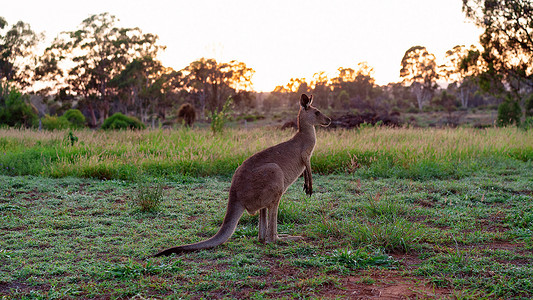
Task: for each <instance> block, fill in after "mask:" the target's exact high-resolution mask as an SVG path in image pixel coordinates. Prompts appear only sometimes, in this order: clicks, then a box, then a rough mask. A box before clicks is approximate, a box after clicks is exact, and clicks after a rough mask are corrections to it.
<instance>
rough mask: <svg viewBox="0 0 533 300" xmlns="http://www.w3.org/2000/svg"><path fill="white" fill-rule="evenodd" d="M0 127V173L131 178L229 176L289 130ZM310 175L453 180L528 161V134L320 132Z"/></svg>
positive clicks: (532, 138)
mask: <svg viewBox="0 0 533 300" xmlns="http://www.w3.org/2000/svg"><path fill="white" fill-rule="evenodd" d="M69 133H70V132H66V131H53V132H48V131H43V132H38V131H34V130H24V129H21V130H19V129H0V136H1V138H0V174H4V175H39V176H46V177H55V178H62V177H69V176H74V177H82V178H98V179H122V180H135V179H136V178H138V177H140V176H143V175H150V176H157V177H158V176H165V177H171V178H174V179H175V180H179V178H181V177H183V176H194V177H196V176H216V175H224V176H230V175H231V174H233V172H234V171H235V169H236V168H237V166H238V165H239V164H240V163H242V161H244V159H246V158H247V157H248V156H250V155H251V154H253V153H255V152H257V151H259V150H262V149H264V148H266V147H268V146H270V145H274V144H276V143H279V142H281V141H284V140H287V139H288V138H290V136H292V134H293V132H291V131H277V130H264V129H252V130H238V129H228V130H226V131H225V132H224V133H222V134H218V135H213V134H212V133H211V132H210V131H208V130H205V129H186V128H184V129H179V130H153V131H151V130H145V131H118V132H103V131H89V130H83V131H74V132H73V133H72V134H73V135H74V136H76V137H77V138H78V142H75V143H74V144H73V145H72V144H71V142H70V141H71V138H69ZM318 136H319V137H318V143H317V146H316V150H315V152H314V156H313V158H312V165H313V169H314V171H315V172H316V173H320V174H331V173H354V172H355V173H357V174H358V175H360V176H362V177H366V178H369V177H398V178H413V179H428V178H450V177H454V178H459V177H463V176H467V175H468V174H471V173H472V172H473V171H476V170H478V169H491V168H493V166H494V164H504V165H505V164H507V161H508V160H512V161H514V160H519V161H530V160H532V159H533V131H523V130H520V129H516V128H511V127H509V128H488V129H483V130H477V129H470V128H459V129H409V128H403V129H392V128H364V129H361V130H352V131H347V130H334V131H325V130H321V131H320V132H319V133H318Z"/></svg>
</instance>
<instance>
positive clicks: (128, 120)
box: [102, 113, 146, 130]
mask: <svg viewBox="0 0 533 300" xmlns="http://www.w3.org/2000/svg"><path fill="white" fill-rule="evenodd" d="M145 128H146V126H145V125H144V124H143V123H142V122H141V121H139V120H138V119H137V118H135V117H128V116H125V115H123V114H122V113H115V114H113V115H112V116H111V117H109V118H107V119H105V120H104V124H102V129H104V130H110V129H145Z"/></svg>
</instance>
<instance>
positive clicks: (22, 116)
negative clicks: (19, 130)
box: [0, 82, 38, 127]
mask: <svg viewBox="0 0 533 300" xmlns="http://www.w3.org/2000/svg"><path fill="white" fill-rule="evenodd" d="M27 99H28V98H27V96H25V95H23V94H22V93H21V92H20V91H19V90H18V89H17V88H15V87H13V86H11V85H10V84H9V83H5V84H4V83H2V82H0V125H1V124H5V125H8V126H12V127H33V126H35V125H36V124H37V119H38V117H37V113H36V112H35V109H34V108H33V107H32V106H31V105H29V104H27V103H26V102H27Z"/></svg>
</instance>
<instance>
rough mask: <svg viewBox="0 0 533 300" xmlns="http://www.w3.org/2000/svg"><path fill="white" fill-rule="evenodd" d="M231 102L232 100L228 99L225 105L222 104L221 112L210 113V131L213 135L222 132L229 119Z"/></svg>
mask: <svg viewBox="0 0 533 300" xmlns="http://www.w3.org/2000/svg"><path fill="white" fill-rule="evenodd" d="M232 102H233V100H232V99H231V98H229V99H228V100H227V101H226V103H224V106H223V107H222V110H221V111H219V112H216V111H213V112H211V131H213V133H214V134H216V133H220V132H222V131H223V130H224V125H225V124H226V122H228V119H229V117H228V115H229V110H230V106H231V104H232Z"/></svg>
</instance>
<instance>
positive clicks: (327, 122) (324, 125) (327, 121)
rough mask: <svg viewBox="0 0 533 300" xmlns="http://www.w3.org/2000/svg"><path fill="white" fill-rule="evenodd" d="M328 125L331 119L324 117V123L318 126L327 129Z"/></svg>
mask: <svg viewBox="0 0 533 300" xmlns="http://www.w3.org/2000/svg"><path fill="white" fill-rule="evenodd" d="M329 124H331V118H328V117H326V119H325V121H324V122H323V123H322V124H320V126H322V127H328V126H329Z"/></svg>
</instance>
